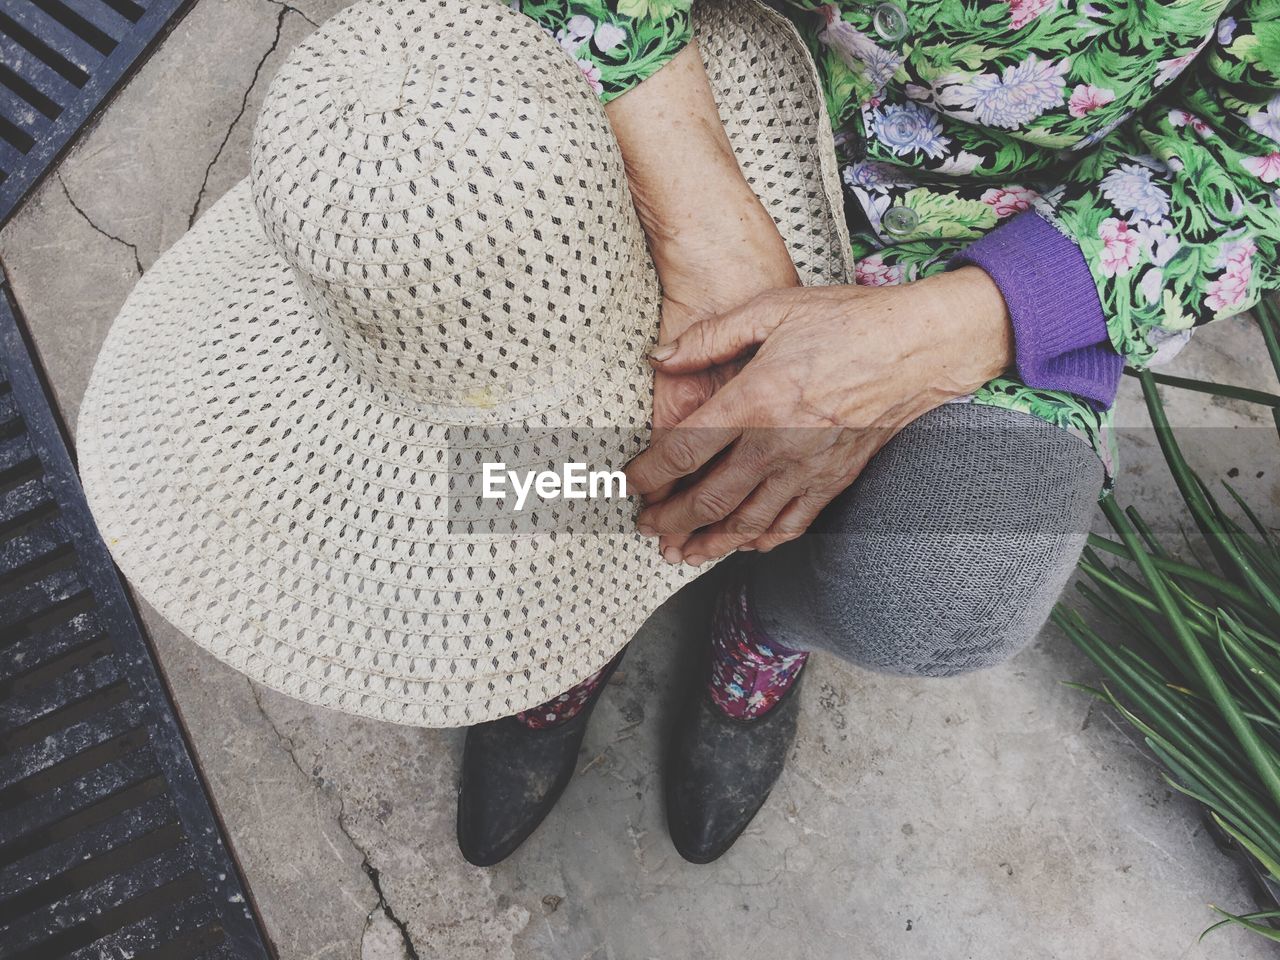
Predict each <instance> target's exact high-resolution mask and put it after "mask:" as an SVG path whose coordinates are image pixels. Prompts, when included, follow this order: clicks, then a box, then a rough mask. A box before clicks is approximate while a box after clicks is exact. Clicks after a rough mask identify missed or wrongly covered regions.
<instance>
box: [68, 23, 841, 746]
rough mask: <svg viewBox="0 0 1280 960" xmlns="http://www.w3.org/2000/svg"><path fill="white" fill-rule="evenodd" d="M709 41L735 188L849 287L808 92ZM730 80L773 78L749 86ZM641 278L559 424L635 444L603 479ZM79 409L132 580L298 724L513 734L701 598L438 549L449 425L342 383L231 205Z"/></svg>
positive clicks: (634, 397)
mask: <svg viewBox="0 0 1280 960" xmlns="http://www.w3.org/2000/svg"><path fill="white" fill-rule="evenodd" d="M727 11H731V13H729V12H727ZM761 18H766V19H767V18H773V21H770V22H764V23H761V22H760V20H761ZM778 22H781V23H782V24H783V25H785V26H784V32H780V31H779V27H778ZM785 31H789V32H785ZM699 35H700V39H701V40H702V47H703V53H704V57H705V58H706V59H707V61H708V69H709V73H710V74H711V76H712V80H713V85H714V86H715V87H716V88H717V92H718V94H720V103H721V108H722V113H724V114H725V120H726V127H727V129H728V130H729V133H730V138H731V141H733V142H734V144H735V149H736V150H738V151H739V158H740V163H741V165H742V167H743V169H744V173H746V175H747V177H748V180H749V181H750V182H751V183H752V184H753V186H754V187H755V189H756V192H757V194H758V195H760V196H761V199H762V200H763V201H764V202H765V204H766V206H767V207H768V208H769V209H770V212H771V213H773V215H774V217H775V220H777V221H778V223H779V227H780V229H781V230H782V233H783V236H784V239H786V240H787V242H788V245H789V247H790V249H791V250H792V253H793V257H794V259H795V260H796V263H797V267H798V268H799V269H800V271H801V276H802V278H804V279H805V280H806V282H809V283H831V282H839V281H841V280H843V279H845V278H846V277H847V275H848V243H847V237H846V235H845V232H844V227H843V222H842V220H841V218H839V216H838V215H837V210H838V197H839V191H838V185H837V182H836V181H835V172H834V150H833V149H832V148H831V143H830V141H831V133H830V129H829V127H827V126H826V119H825V116H824V115H823V113H822V106H821V100H820V97H818V96H817V93H816V87H812V85H811V89H812V90H813V97H814V98H817V99H816V102H815V99H814V98H807V97H806V93H805V91H804V90H796V89H794V86H795V79H796V70H797V69H798V66H797V64H798V61H797V60H796V59H795V58H796V57H797V56H799V57H802V58H804V59H803V64H804V66H805V67H807V69H808V70H809V71H810V72H811V71H812V64H811V63H810V62H809V61H808V59H807V54H805V53H804V52H803V49H802V48H800V50H799V52H798V53H797V47H798V45H799V41H798V38H796V37H795V35H794V31H793V29H792V28H791V27H790V26H789V25H788V24H786V21H785V20H783V19H782V18H781V17H778V15H776V14H773V13H772V12H770V11H767V10H765V9H764V8H762V7H759V6H758V5H756V4H754V3H752V4H749V5H747V4H740V3H717V4H714V5H712V6H710V7H709V8H707V9H705V10H704V11H703V12H702V13H701V14H700V28H699ZM771 45H772V46H775V47H777V48H778V49H777V50H773V51H770V50H768V49H762V48H767V47H769V46H771ZM744 56H745V57H749V58H750V60H751V63H752V64H753V69H757V70H764V71H770V70H771V71H778V75H777V76H775V77H772V78H768V77H765V78H761V77H759V76H757V77H756V78H755V80H756V81H757V82H756V83H755V84H754V86H753V85H751V84H745V85H744V84H743V83H742V82H741V81H742V78H741V77H739V76H736V75H735V74H736V73H738V72H740V71H739V70H738V69H737V67H736V65H738V64H740V63H742V62H743V58H744ZM788 57H790V58H791V59H790V61H789V62H788V59H787V58H788ZM800 69H803V68H800ZM806 79H807V78H805V77H804V76H802V77H801V80H802V81H803V80H806ZM779 84H790V85H791V87H792V89H788V90H787V91H786V94H785V96H779V95H778V85H779ZM636 261H637V269H636V271H635V273H634V275H633V282H632V283H631V285H630V287H631V288H630V289H627V290H624V291H623V296H624V298H625V299H624V302H627V303H628V304H629V308H628V309H626V310H620V311H619V315H618V316H616V317H613V318H610V320H609V322H610V323H613V324H615V325H616V339H615V340H614V341H613V342H612V343H611V344H610V350H609V355H608V356H602V358H601V362H600V364H599V366H598V369H596V370H595V371H593V372H592V374H591V376H589V377H587V378H585V380H586V382H587V383H588V386H589V388H588V389H586V390H585V391H580V392H578V393H576V394H574V395H572V396H567V397H564V398H561V399H560V401H559V402H558V403H557V405H556V406H555V408H554V409H555V410H556V422H557V423H562V424H564V425H565V426H570V425H572V426H576V427H586V428H593V427H600V428H617V427H618V426H619V417H620V416H622V417H624V418H625V419H627V420H629V421H630V423H631V425H632V426H633V427H635V429H634V430H633V431H631V433H630V434H629V435H628V436H627V437H624V439H623V440H622V441H620V442H619V444H618V445H617V446H616V448H615V450H614V454H615V456H614V458H613V459H612V460H611V461H610V464H611V466H614V467H620V466H621V465H622V464H623V463H625V462H626V460H628V459H630V457H631V456H632V455H634V454H635V453H637V452H639V449H640V447H641V446H642V443H643V436H644V429H643V428H644V423H645V421H646V419H647V417H648V410H649V408H650V405H651V396H650V394H651V389H652V386H651V385H652V374H651V371H650V370H649V368H648V365H647V363H646V362H645V359H644V354H645V352H646V349H647V347H648V346H649V344H651V343H652V342H653V340H654V337H655V335H656V329H657V321H658V316H659V304H658V302H657V290H656V286H655V285H654V284H653V282H652V277H651V273H652V266H651V264H650V263H649V262H648V258H647V254H646V252H645V251H644V250H643V249H640V250H638V251H636ZM542 400H545V398H541V399H540V401H539V402H541V401H542ZM544 409H545V406H544ZM81 410H82V413H81V418H80V423H79V428H78V446H79V454H80V462H81V473H82V478H83V481H84V485H85V489H86V492H87V495H88V497H89V502H90V506H91V508H92V510H93V513H94V516H95V518H96V519H97V521H98V523H99V526H100V528H101V530H102V533H103V536H104V538H105V539H106V541H107V543H108V546H109V547H110V549H111V551H112V553H113V555H114V557H115V558H116V560H117V562H118V563H119V565H120V567H121V569H122V570H123V571H124V573H125V574H126V576H127V577H128V578H129V579H130V581H132V582H133V583H134V584H135V586H136V587H137V588H138V589H139V592H140V593H141V594H142V595H143V596H144V597H145V598H146V599H147V600H148V602H150V603H151V604H152V605H153V606H154V607H155V608H156V609H157V610H158V611H159V612H160V613H161V615H162V616H164V617H165V618H166V619H167V620H169V621H170V622H172V623H173V624H174V625H175V626H176V627H178V628H179V629H180V630H182V631H183V632H184V633H186V634H187V635H189V636H190V637H191V638H192V639H193V640H195V641H196V642H197V643H198V644H200V645H201V646H202V647H204V648H205V649H207V650H208V651H210V652H211V653H212V654H214V655H215V656H216V657H218V658H219V659H221V660H222V661H224V662H226V663H227V664H229V665H230V666H232V667H234V668H236V669H238V670H240V671H242V672H244V673H245V674H247V675H248V676H249V677H250V678H252V679H254V680H256V681H258V682H261V683H263V684H265V685H266V686H269V687H272V688H273V689H276V690H279V691H281V692H283V693H286V694H289V695H291V696H294V697H297V698H298V699H301V700H303V701H306V702H309V703H314V704H318V705H323V706H329V707H333V708H336V709H339V710H343V711H346V712H349V713H353V714H357V715H361V716H367V717H373V718H377V719H382V720H388V721H394V722H398V723H405V724H412V725H420V726H461V725H469V724H475V723H479V722H483V721H486V720H491V719H495V718H498V717H502V716H506V715H510V714H513V713H516V712H518V711H521V710H524V709H528V708H530V707H532V706H535V705H537V704H538V703H541V702H544V701H545V700H547V699H549V698H550V697H553V696H555V695H556V694H558V693H560V692H562V691H564V690H566V689H568V688H569V687H571V686H572V685H573V684H575V683H577V682H578V681H580V680H582V679H584V678H585V677H587V676H589V675H591V674H592V673H593V672H595V671H596V670H598V669H599V668H600V667H601V666H603V665H604V664H605V663H607V662H608V661H609V659H610V658H611V657H613V656H614V654H616V652H617V651H618V650H619V649H620V648H621V647H622V646H623V645H625V644H626V643H627V642H628V640H629V639H630V638H631V637H632V636H633V635H634V633H635V632H636V630H637V629H638V628H639V627H640V626H641V624H642V623H643V622H644V621H645V619H647V618H648V616H649V615H650V614H651V613H652V612H653V611H654V610H655V609H656V608H657V607H658V606H659V605H660V604H661V603H662V602H664V601H665V600H666V599H668V598H669V597H670V596H671V595H672V594H673V593H674V592H675V591H676V590H677V589H678V588H679V587H680V586H681V585H682V584H684V583H686V582H688V581H689V580H691V579H693V577H694V576H695V575H696V573H697V572H696V571H692V570H690V569H689V568H687V567H681V566H676V567H672V566H669V565H667V564H665V563H663V562H662V560H661V558H660V557H659V556H658V555H657V551H656V550H655V549H654V545H653V543H652V541H649V540H646V539H645V538H642V537H640V536H639V534H638V533H635V532H634V531H632V532H618V531H620V530H621V527H614V528H611V530H599V529H598V530H597V531H596V532H590V533H582V534H578V535H575V536H572V537H570V536H566V535H564V534H563V533H562V532H558V531H553V532H550V533H536V534H535V533H531V534H525V535H521V536H511V535H506V536H501V535H492V534H472V535H457V534H451V533H450V531H449V528H448V516H447V511H448V503H447V501H448V496H449V475H450V469H451V467H450V453H451V451H454V450H456V448H457V445H458V443H459V442H460V440H459V438H460V433H459V432H457V431H456V430H455V431H453V432H452V433H450V432H449V431H450V429H451V428H452V427H455V426H456V425H457V424H456V423H450V422H448V420H449V418H448V416H447V415H442V413H441V411H439V410H434V409H431V408H424V407H422V406H420V405H414V404H410V403H406V402H405V401H403V400H399V399H397V398H396V397H393V396H391V395H388V394H387V393H385V392H383V391H381V390H379V389H378V388H376V387H375V386H374V385H372V384H370V383H369V382H367V381H366V380H363V379H362V378H361V377H360V376H359V375H358V374H357V373H356V372H355V371H354V370H353V369H352V368H351V367H350V366H348V364H347V363H346V362H345V360H344V359H343V357H342V356H341V355H340V354H339V352H338V351H337V350H335V349H334V347H333V346H332V344H331V343H330V342H329V340H328V338H327V337H326V336H325V334H324V331H323V329H322V327H321V324H320V322H319V321H318V320H317V318H316V317H314V316H313V315H312V312H311V310H310V308H309V307H308V304H307V302H306V300H305V299H304V298H303V297H302V296H301V295H300V294H299V293H298V291H297V288H296V286H295V284H294V280H293V276H292V274H291V271H290V269H289V267H288V264H287V263H286V262H285V260H284V259H283V257H282V256H281V255H280V254H279V253H278V252H277V250H276V249H275V248H274V247H273V245H272V244H271V242H270V241H269V239H268V237H267V235H266V233H265V231H264V230H263V229H262V227H261V225H260V224H259V222H258V220H257V215H256V213H255V210H254V205H253V202H252V199H251V196H250V188H249V185H248V183H247V181H246V182H243V183H241V184H240V185H238V186H237V187H235V188H233V189H232V190H231V191H230V192H228V194H226V195H225V196H224V197H223V198H222V199H221V200H220V201H219V202H218V203H216V204H215V205H214V206H213V207H212V208H211V209H210V210H209V211H208V213H206V214H205V215H204V216H203V217H202V218H201V219H200V221H199V222H198V223H197V224H196V225H195V226H194V227H193V229H192V230H191V231H189V232H188V233H187V234H186V235H185V236H184V237H183V238H182V239H181V240H180V241H179V242H178V243H177V244H175V245H174V246H173V247H172V248H171V249H170V250H169V251H167V252H166V253H165V255H164V256H163V257H161V258H160V260H159V261H157V263H156V264H155V265H154V266H153V268H152V269H151V270H149V271H148V272H147V274H146V275H145V276H144V277H143V279H142V280H141V281H140V282H139V284H138V285H137V287H136V288H135V290H134V291H133V293H132V294H131V296H130V297H129V299H128V301H127V302H126V304H125V306H124V308H123V309H122V311H121V313H120V315H119V317H118V318H117V320H116V322H115V324H114V325H113V327H112V328H111V331H110V333H109V335H108V337H107V340H106V343H105V345H104V347H103V350H102V353H101V355H100V357H99V359H98V362H97V364H96V366H95V369H94V373H93V377H92V379H91V382H90V384H89V387H88V390H87V392H86V396H85V401H84V403H83V405H82V407H81ZM528 415H529V412H528V411H524V412H518V415H512V416H508V417H507V418H506V422H507V423H508V425H509V426H514V427H516V428H519V427H520V425H521V423H522V420H521V419H520V418H521V417H523V416H528ZM543 424H544V425H545V421H543ZM624 426H625V424H624ZM623 434H624V435H627V431H626V430H624V431H623ZM477 443H478V444H479V445H485V444H487V443H488V441H485V440H483V439H481V440H479V441H477ZM616 509H617V510H618V511H621V512H624V513H625V512H626V511H628V510H630V509H633V508H632V507H630V506H629V505H628V504H627V503H626V502H625V501H622V502H620V503H619V504H617V506H616ZM391 519H394V520H395V521H396V522H395V523H388V521H389V520H391ZM628 529H629V528H628Z"/></svg>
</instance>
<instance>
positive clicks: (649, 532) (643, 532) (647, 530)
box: [636, 524, 658, 537]
mask: <svg viewBox="0 0 1280 960" xmlns="http://www.w3.org/2000/svg"><path fill="white" fill-rule="evenodd" d="M636 529H637V530H639V531H640V536H642V537H656V536H657V535H658V531H657V530H655V529H653V527H646V526H644V525H643V524H641V525H640V526H637V527H636Z"/></svg>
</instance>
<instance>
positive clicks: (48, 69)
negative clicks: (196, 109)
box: [0, 0, 191, 225]
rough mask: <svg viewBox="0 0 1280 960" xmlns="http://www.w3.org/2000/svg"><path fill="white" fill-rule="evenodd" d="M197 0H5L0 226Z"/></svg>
mask: <svg viewBox="0 0 1280 960" xmlns="http://www.w3.org/2000/svg"><path fill="white" fill-rule="evenodd" d="M189 2H191V0H0V225H3V224H4V222H5V221H6V220H8V219H9V217H10V216H11V215H12V214H13V212H14V211H15V210H16V209H17V208H18V204H20V203H21V202H22V200H23V198H24V197H25V196H26V195H27V193H28V192H29V191H30V190H31V188H32V187H34V186H35V185H36V183H37V181H39V179H40V177H42V176H43V175H44V174H45V172H46V171H47V170H48V169H49V168H50V167H52V166H53V162H54V161H55V160H56V159H57V158H58V156H59V154H61V153H62V151H63V150H64V149H65V148H66V146H67V145H68V144H69V143H70V142H71V138H72V137H73V136H75V134H76V132H77V131H78V130H79V129H80V128H81V127H82V126H84V124H85V123H86V122H88V120H89V118H90V117H91V116H92V115H93V113H94V111H95V110H97V109H98V107H99V106H101V105H102V103H103V102H104V101H105V100H106V99H107V97H109V96H110V95H111V93H112V91H113V90H115V89H116V87H117V86H118V85H119V83H120V82H121V81H122V80H123V79H124V78H125V77H126V76H128V74H129V71H130V70H131V69H132V68H133V66H134V65H135V64H137V63H139V62H141V60H142V58H143V55H144V54H146V52H147V51H148V50H149V49H150V48H151V46H152V44H154V43H155V42H156V40H158V39H159V38H160V36H161V35H162V34H163V33H164V32H165V31H166V30H167V29H168V28H169V27H170V26H172V25H173V24H174V23H176V22H177V20H178V15H179V14H180V13H182V12H185V8H186V6H187V5H188V3H189Z"/></svg>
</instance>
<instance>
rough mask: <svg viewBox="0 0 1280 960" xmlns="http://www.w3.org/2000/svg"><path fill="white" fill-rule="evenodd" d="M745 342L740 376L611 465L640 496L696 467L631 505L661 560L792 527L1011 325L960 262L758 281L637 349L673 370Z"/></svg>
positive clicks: (755, 541) (784, 533)
mask: <svg viewBox="0 0 1280 960" xmlns="http://www.w3.org/2000/svg"><path fill="white" fill-rule="evenodd" d="M751 348H756V352H755V354H754V356H752V357H751V359H750V360H749V362H747V364H746V365H745V366H744V367H743V369H742V372H741V373H739V374H738V375H737V376H735V377H734V378H733V379H732V380H730V381H729V382H728V383H727V384H725V385H724V386H723V387H722V388H721V389H720V390H719V392H717V393H716V394H715V396H713V397H712V398H711V399H710V400H708V401H707V402H706V403H705V404H704V405H703V406H701V407H700V408H698V410H696V411H695V412H694V413H693V414H691V415H690V416H689V417H688V418H687V419H686V420H684V422H683V423H682V424H681V425H680V426H679V427H677V428H675V429H672V430H668V431H666V432H665V433H664V434H662V435H659V436H658V437H657V438H656V439H655V440H654V442H653V444H652V446H650V447H649V449H648V450H646V451H645V452H644V453H642V454H640V456H638V457H636V459H635V460H633V461H632V462H631V463H630V464H629V465H628V467H627V471H626V472H627V479H628V488H629V489H630V490H631V491H632V492H635V493H639V494H640V495H641V496H651V495H653V494H654V493H655V491H661V490H663V488H665V487H668V486H669V485H670V484H671V483H672V482H673V481H676V480H679V479H681V478H683V477H687V476H689V475H690V474H693V473H696V472H697V471H698V470H699V469H702V468H703V467H706V466H707V465H708V464H710V467H709V469H707V471H706V473H705V475H704V476H703V477H702V478H700V479H699V480H698V481H697V482H696V483H693V484H691V485H689V486H686V487H683V488H681V489H680V490H678V491H677V492H676V493H674V494H672V495H671V496H669V497H668V498H667V499H664V500H662V501H661V502H657V503H649V504H648V505H647V506H646V507H645V509H644V510H642V511H641V513H640V516H639V518H638V521H637V523H638V526H639V528H640V530H641V532H642V533H645V534H647V535H651V536H652V535H660V536H662V538H663V539H662V541H661V542H660V546H662V548H663V556H664V557H665V558H666V559H667V560H668V561H670V562H672V563H678V562H680V561H681V560H683V561H684V562H686V563H690V564H693V565H694V566H697V565H698V564H701V563H703V562H705V561H707V560H709V559H713V558H715V557H720V556H723V555H725V554H727V553H729V552H731V551H733V550H735V549H757V550H769V549H771V548H773V547H775V546H777V545H778V544H780V543H783V542H785V541H787V540H793V539H795V538H796V537H798V536H800V534H802V533H803V532H804V531H805V530H806V529H807V528H808V526H809V524H810V523H811V522H812V521H813V519H814V518H815V517H816V516H817V515H818V513H819V512H820V511H821V510H822V508H823V507H825V506H826V505H827V504H828V503H829V502H830V501H831V500H832V499H833V498H834V497H835V496H836V495H838V494H839V493H840V492H841V491H843V490H844V489H845V488H846V487H847V486H849V484H850V483H852V482H853V480H854V478H856V477H857V476H858V474H859V473H860V472H861V471H862V469H863V467H865V466H866V464H867V461H868V460H870V459H871V457H872V456H873V455H874V454H875V452H876V451H877V450H879V449H880V447H882V446H883V445H884V443H885V442H886V441H887V440H888V439H889V438H890V437H892V436H893V435H894V434H895V433H896V432H897V431H899V430H901V429H902V428H903V427H904V426H906V425H907V424H908V423H910V422H911V421H912V420H914V419H915V418H916V417H918V416H920V415H921V414H923V413H925V412H927V411H928V410H931V409H932V408H934V407H936V406H938V405H940V404H942V403H945V402H946V401H947V400H950V399H953V398H955V397H958V396H962V395H964V394H966V393H971V392H972V391H973V390H975V389H976V388H977V387H979V386H981V385H982V384H983V383H985V382H986V381H988V380H990V379H991V378H992V377H995V376H998V375H999V374H1000V373H1002V372H1003V371H1004V370H1006V369H1007V368H1008V367H1009V366H1010V364H1011V363H1012V358H1013V334H1012V331H1011V329H1010V325H1009V315H1008V312H1007V309H1006V308H1005V304H1004V299H1003V298H1002V297H1001V295H1000V291H999V289H998V288H997V287H996V285H995V283H994V282H993V281H992V280H991V278H990V277H989V276H987V274H986V273H985V272H983V271H982V270H981V269H979V268H977V267H962V268H960V269H959V270H955V271H951V272H948V273H943V274H938V275H936V276H933V277H930V278H928V279H926V280H921V281H918V282H916V283H910V284H904V285H902V286H896V287H858V286H838V287H808V288H794V289H782V290H770V291H767V292H766V293H764V294H761V295H760V296H758V297H755V298H754V299H753V300H751V301H749V302H748V303H746V304H745V305H743V306H741V307H739V308H737V309H735V310H732V311H730V312H728V313H725V314H721V315H720V316H716V317H712V318H710V319H707V320H704V321H702V322H700V323H698V324H695V325H694V326H693V327H691V328H689V330H687V331H686V332H685V333H684V334H682V335H681V336H680V337H678V338H677V339H676V340H674V341H672V342H670V343H668V344H664V345H662V346H660V347H658V348H656V349H655V350H654V351H653V354H652V355H651V358H650V359H651V360H652V362H653V365H654V367H655V368H656V369H658V370H660V371H662V372H664V373H670V374H685V373H692V372H694V371H698V370H702V369H705V368H707V367H710V366H712V365H714V364H720V363H725V362H727V361H729V360H732V359H733V358H734V357H736V356H739V355H740V354H742V353H744V352H745V351H747V350H749V349H751ZM713 461H714V462H713ZM690 534H692V536H690ZM685 536H688V537H689V539H688V540H687V542H684V544H683V547H680V546H676V545H675V544H676V542H678V541H677V540H676V539H674V538H682V537H685Z"/></svg>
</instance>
